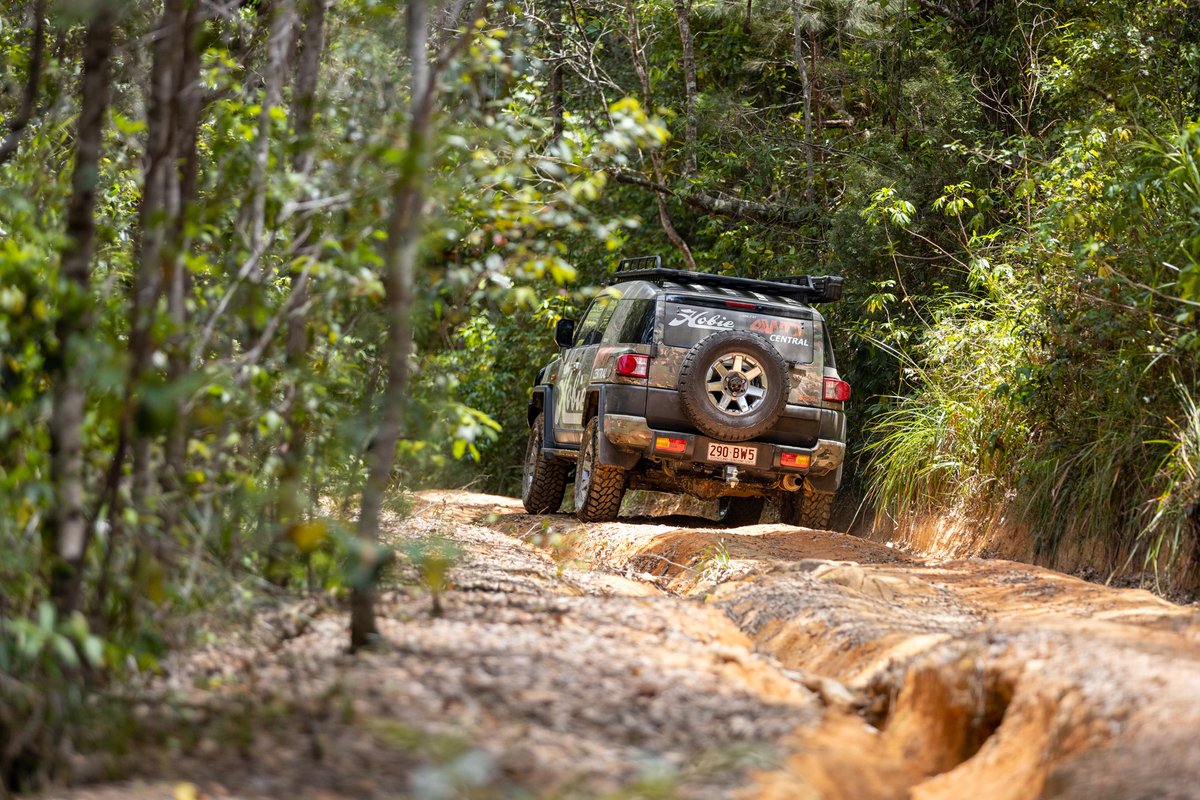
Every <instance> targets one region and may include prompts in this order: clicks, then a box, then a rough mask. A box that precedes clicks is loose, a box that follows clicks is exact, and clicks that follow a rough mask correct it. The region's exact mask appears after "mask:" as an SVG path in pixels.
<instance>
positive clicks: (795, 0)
mask: <svg viewBox="0 0 1200 800" xmlns="http://www.w3.org/2000/svg"><path fill="white" fill-rule="evenodd" d="M792 35H793V42H792V44H793V47H794V54H795V57H796V68H797V69H799V70H800V90H801V91H802V92H803V93H804V171H805V184H804V202H805V203H807V204H809V205H812V201H813V183H814V177H813V121H812V82H811V81H810V80H809V78H808V62H807V60H806V59H805V55H804V50H805V34H804V24H803V22H802V20H801V18H800V0H792Z"/></svg>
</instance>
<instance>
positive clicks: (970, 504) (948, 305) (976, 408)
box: [865, 261, 1031, 516]
mask: <svg viewBox="0 0 1200 800" xmlns="http://www.w3.org/2000/svg"><path fill="white" fill-rule="evenodd" d="M973 269H975V270H976V271H981V270H987V271H988V273H989V275H988V276H987V278H988V279H987V280H982V279H981V280H979V281H977V284H978V285H979V286H980V287H981V290H982V292H983V294H982V296H968V295H962V294H959V295H953V296H951V297H950V298H948V299H947V300H944V301H942V302H941V303H940V304H938V305H937V306H935V307H933V308H932V309H930V315H931V320H930V322H931V324H930V326H929V327H928V329H927V330H926V331H925V333H924V335H923V337H922V339H921V340H920V342H919V343H918V344H917V345H916V347H915V348H912V351H911V353H905V352H903V351H901V350H899V349H898V348H895V347H892V346H889V345H884V344H883V343H881V342H875V344H876V345H877V346H883V347H885V349H888V350H889V351H890V352H892V354H893V355H894V356H895V357H896V358H897V359H899V361H900V363H901V365H902V368H903V369H902V374H903V376H904V381H905V384H906V386H903V387H902V389H907V391H906V392H905V393H903V394H898V395H896V396H893V397H890V398H886V399H885V400H886V403H887V407H886V408H885V410H884V411H882V413H880V414H878V415H877V416H875V418H874V419H873V421H872V422H871V424H870V426H869V429H868V435H869V436H870V439H869V442H868V444H867V446H866V447H865V452H866V454H867V455H868V456H869V457H870V458H871V462H870V471H869V473H868V478H867V487H868V497H869V498H871V499H872V500H873V501H874V503H875V504H876V506H877V507H878V508H880V509H881V510H883V511H885V512H886V513H888V514H891V515H893V516H896V515H902V514H907V513H915V514H921V513H929V512H934V511H939V510H946V509H951V508H954V509H962V510H968V511H974V512H981V511H983V510H984V509H987V508H990V507H995V508H1000V507H1003V506H1004V505H1005V503H1006V502H1007V499H1008V497H1009V495H1010V494H1011V492H1012V489H1013V486H1014V484H1015V478H1016V473H1015V472H1014V469H1013V458H1014V456H1015V455H1016V454H1017V453H1019V452H1020V450H1021V448H1022V447H1023V446H1025V444H1026V443H1027V442H1028V440H1029V436H1030V429H1029V425H1028V422H1027V419H1026V416H1025V414H1024V413H1023V410H1022V409H1021V407H1020V405H1019V403H1017V402H1016V401H1015V400H1014V397H1015V396H1016V390H1015V388H1014V384H1013V375H1014V374H1017V373H1018V372H1019V371H1020V370H1021V369H1022V366H1023V365H1024V364H1026V363H1028V360H1029V359H1030V357H1031V354H1030V344H1029V340H1028V337H1027V335H1026V331H1025V327H1024V326H1025V322H1024V319H1023V312H1024V310H1025V309H1026V305H1025V304H1026V303H1027V302H1028V298H1026V297H1024V294H1025V292H1024V291H1023V290H1022V289H1021V287H1020V283H1019V281H1017V280H1016V279H1015V278H1014V277H1013V276H1012V275H1011V274H1010V273H1008V272H1007V271H1006V270H995V269H993V268H991V267H990V266H989V265H987V264H986V262H982V261H981V262H979V263H978V264H976V265H975V266H974V267H973ZM997 274H1003V275H1004V277H1002V278H1000V279H996V277H995V276H996V275H997ZM980 277H981V278H982V277H983V276H980Z"/></svg>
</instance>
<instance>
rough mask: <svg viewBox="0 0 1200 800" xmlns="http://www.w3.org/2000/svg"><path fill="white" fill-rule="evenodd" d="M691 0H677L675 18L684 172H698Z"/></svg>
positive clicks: (690, 174) (694, 58)
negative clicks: (680, 61) (679, 53)
mask: <svg viewBox="0 0 1200 800" xmlns="http://www.w3.org/2000/svg"><path fill="white" fill-rule="evenodd" d="M691 14H692V3H691V0H675V19H676V20H677V21H678V24H679V40H680V42H681V43H682V45H683V88H684V105H683V145H684V148H685V152H684V157H683V174H684V175H685V176H688V177H692V176H694V175H695V174H696V91H697V90H696V55H695V51H694V49H693V46H692V23H691Z"/></svg>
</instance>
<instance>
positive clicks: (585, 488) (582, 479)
mask: <svg viewBox="0 0 1200 800" xmlns="http://www.w3.org/2000/svg"><path fill="white" fill-rule="evenodd" d="M599 436H600V420H599V418H598V417H592V419H591V421H590V422H588V424H587V427H586V428H584V430H583V442H582V446H581V447H580V449H579V461H578V462H576V464H575V516H576V518H578V519H579V521H580V522H608V521H610V520H614V519H616V518H617V513H618V512H619V511H620V510H621V499H622V498H623V497H624V496H625V478H626V475H625V470H623V469H621V468H620V467H612V466H606V465H604V464H601V463H600V458H599V449H600V448H599V443H598V441H597V439H598V437H599Z"/></svg>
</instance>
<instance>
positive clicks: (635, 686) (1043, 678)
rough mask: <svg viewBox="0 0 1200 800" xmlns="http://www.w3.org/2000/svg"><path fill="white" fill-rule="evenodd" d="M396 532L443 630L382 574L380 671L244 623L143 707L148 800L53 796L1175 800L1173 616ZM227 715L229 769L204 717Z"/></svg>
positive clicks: (839, 549) (783, 568)
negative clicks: (412, 550) (429, 574)
mask: <svg viewBox="0 0 1200 800" xmlns="http://www.w3.org/2000/svg"><path fill="white" fill-rule="evenodd" d="M394 528H395V530H394V533H393V536H394V537H395V539H397V540H399V539H404V538H412V537H418V538H420V537H432V536H438V537H446V538H449V539H452V540H454V541H455V542H456V543H457V545H458V547H460V548H461V549H462V557H461V561H460V562H459V563H458V564H457V565H456V566H455V567H454V568H453V570H452V572H451V580H452V582H453V589H452V591H450V592H449V593H448V594H447V596H446V598H445V614H444V616H442V617H441V618H437V619H434V618H431V617H430V616H429V613H428V607H429V599H428V597H427V596H426V595H425V594H423V592H422V591H421V590H419V589H418V588H416V587H415V586H413V585H412V583H413V581H412V578H413V577H414V576H413V575H412V574H401V575H400V576H399V577H400V578H401V579H402V581H401V582H402V583H403V584H404V585H402V586H400V587H399V588H395V589H393V590H390V591H387V592H385V593H384V595H383V597H382V600H381V613H382V616H383V618H382V619H381V624H380V627H381V631H382V633H383V634H384V636H385V637H386V638H387V640H388V646H387V647H385V648H382V649H380V651H379V652H374V653H370V654H366V655H360V656H357V657H353V658H352V657H348V656H345V655H343V654H342V652H341V648H342V645H343V642H344V630H345V615H344V613H343V612H342V611H341V610H339V609H336V608H327V607H320V606H317V605H315V604H312V603H309V604H302V605H297V606H289V607H286V608H284V609H280V610H276V611H273V612H271V613H269V614H264V615H262V616H261V617H260V619H259V620H258V625H257V629H256V632H255V633H254V634H253V635H250V636H247V637H245V640H244V641H243V642H242V644H241V645H240V649H239V650H237V651H236V652H234V654H233V658H232V659H231V657H230V651H229V648H228V647H227V646H223V647H222V648H221V649H220V650H219V651H218V650H217V648H215V647H214V648H213V649H212V650H209V651H199V652H193V653H190V654H188V655H186V656H183V657H180V658H178V659H177V660H176V661H175V662H174V663H173V664H172V673H171V677H170V679H169V680H168V681H166V682H164V683H163V684H162V685H159V686H155V687H152V688H151V690H150V691H151V695H152V696H154V697H156V698H159V700H166V699H168V698H170V699H171V702H173V703H175V704H176V706H177V707H179V708H184V709H191V710H192V711H190V712H187V713H190V714H191V715H192V716H189V717H186V718H185V722H186V723H187V725H188V726H190V728H189V729H190V730H193V731H194V735H193V736H191V737H190V738H187V740H186V741H184V742H182V743H179V744H177V745H176V746H174V747H173V748H165V749H163V748H158V749H157V750H156V751H155V752H159V753H160V755H159V756H158V757H157V758H156V759H150V758H147V759H146V763H145V764H144V765H143V766H142V768H141V769H140V772H141V773H142V774H143V775H144V776H145V780H148V781H150V782H149V783H145V784H129V783H126V784H122V785H120V786H109V787H107V788H96V789H91V790H84V791H79V790H77V791H75V792H72V793H70V794H69V796H71V797H74V798H80V799H82V798H85V797H86V798H101V797H103V798H109V797H112V798H116V797H128V796H133V795H139V796H145V797H152V796H162V795H161V793H162V791H164V787H167V786H169V785H171V784H164V783H161V782H160V781H162V780H163V779H169V780H171V781H174V780H179V779H186V780H193V781H196V782H197V783H198V784H199V785H200V787H201V789H202V790H203V791H204V792H206V793H207V795H208V796H212V797H234V796H236V797H246V798H249V797H256V798H257V797H292V796H307V797H368V796H370V797H410V796H412V797H431V798H432V797H484V798H490V797H530V796H534V797H564V798H565V797H596V796H604V797H668V796H678V797H713V798H718V797H738V798H759V797H765V798H847V799H849V798H855V799H856V800H857V799H860V798H861V799H863V800H871V799H873V798H909V797H911V798H921V799H926V798H997V799H998V800H1000V799H1008V798H1011V799H1012V800H1018V799H1019V798H1036V797H1047V798H1050V797H1053V798H1086V799H1087V800H1103V799H1104V798H1123V799H1127V798H1146V799H1147V800H1149V798H1156V799H1157V798H1191V797H1197V798H1200V609H1198V608H1197V607H1196V606H1195V605H1192V606H1176V605H1172V604H1170V603H1168V602H1166V601H1163V600H1161V599H1159V598H1157V597H1155V596H1154V595H1152V594H1150V593H1149V592H1146V591H1141V590H1132V589H1111V588H1106V587H1103V586H1098V585H1095V584H1090V583H1087V582H1084V581H1081V580H1078V579H1075V578H1071V577H1068V576H1066V575H1062V574H1059V573H1055V572H1050V571H1047V570H1044V569H1040V568H1037V567H1032V566H1027V565H1023V564H1016V563H1011V562H1005V561H983V560H964V561H948V562H939V563H935V562H932V561H923V560H920V559H916V558H912V557H909V556H906V555H904V554H902V553H899V552H896V551H894V550H891V549H889V548H887V547H883V546H881V545H877V544H874V543H872V542H869V541H865V540H862V539H856V538H853V537H849V536H845V535H842V534H836V533H830V532H818V531H809V530H805V529H799V528H789V527H787V526H781V525H758V526H753V527H748V528H740V529H732V530H725V529H721V528H719V527H716V526H715V525H711V524H707V523H705V522H704V521H703V520H696V519H685V518H678V517H675V518H666V519H659V520H621V521H618V522H614V523H606V524H595V525H586V526H584V525H579V524H578V523H576V522H575V520H574V519H573V518H571V517H569V516H566V515H553V516H546V517H533V516H529V515H526V514H524V513H521V509H520V506H519V503H517V502H516V501H514V500H510V499H507V498H499V497H490V496H484V495H477V494H467V493H463V492H427V493H424V494H422V495H420V496H419V498H418V507H417V515H416V516H415V517H414V518H413V519H412V520H409V521H406V522H404V523H398V522H397V523H395V525H394ZM400 571H401V573H404V570H403V569H402V570H400ZM403 579H408V580H407V582H406V581H405V580H403ZM251 690H253V691H251ZM264 693H265V695H266V697H267V699H265V700H262V699H261V696H262V695H264ZM247 696H254V697H258V698H260V699H257V700H255V701H253V702H254V704H255V706H254V708H253V709H251V710H250V711H247V712H246V713H245V715H244V716H245V719H246V720H248V721H247V722H246V726H247V728H249V729H250V731H249V732H248V733H243V734H242V736H241V738H240V739H238V740H237V741H236V743H235V744H232V745H231V744H230V742H229V736H228V735H227V733H228V732H225V733H222V731H224V728H222V727H220V726H222V725H225V724H227V723H226V722H224V721H222V720H226V719H227V717H228V714H227V713H226V714H214V713H210V711H206V710H205V709H209V710H211V709H213V708H215V707H223V708H225V709H226V710H228V708H230V707H240V706H238V703H245V702H248V701H246V700H245V699H244V698H245V697H247ZM162 708H163V706H162V703H161V702H160V703H153V702H148V703H147V704H146V709H145V716H146V719H147V726H148V727H150V728H152V727H153V724H154V722H155V721H156V720H159V719H161V709H162ZM197 709H198V710H197ZM268 712H269V713H268ZM267 718H269V719H270V720H271V723H270V725H269V726H265V725H264V724H263V722H262V720H263V719H267ZM173 724H175V725H178V724H179V721H178V719H176V720H175V721H174V723H173ZM214 731H216V732H214ZM215 776H216V777H215ZM143 792H144V793H145V794H142V793H143ZM155 792H158V794H154V793H155Z"/></svg>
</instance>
